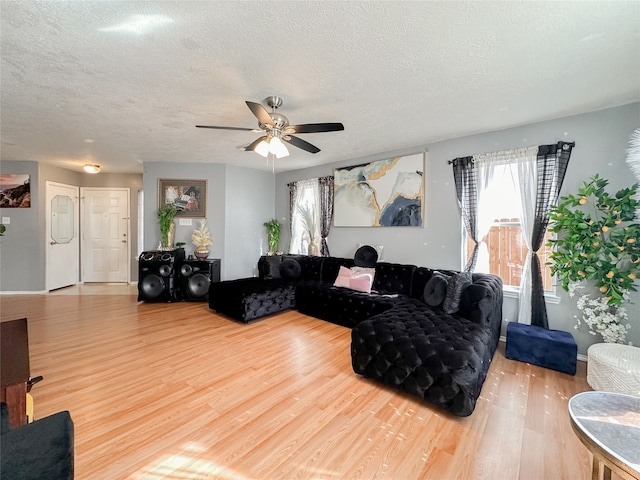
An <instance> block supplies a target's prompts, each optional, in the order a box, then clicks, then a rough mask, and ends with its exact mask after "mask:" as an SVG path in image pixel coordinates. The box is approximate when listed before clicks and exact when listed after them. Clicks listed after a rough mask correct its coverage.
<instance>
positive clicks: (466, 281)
mask: <svg viewBox="0 0 640 480" xmlns="http://www.w3.org/2000/svg"><path fill="white" fill-rule="evenodd" d="M471 283H473V282H472V280H471V272H461V273H457V274H455V275H454V276H452V277H450V278H449V280H448V281H447V294H446V296H445V298H444V303H443V304H442V309H443V310H444V313H456V312H457V311H458V310H459V309H460V301H461V300H462V292H463V291H464V289H465V288H467V287H468V286H469V285H470V284H471Z"/></svg>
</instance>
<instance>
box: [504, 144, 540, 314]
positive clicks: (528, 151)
mask: <svg viewBox="0 0 640 480" xmlns="http://www.w3.org/2000/svg"><path fill="white" fill-rule="evenodd" d="M515 152H516V155H515V164H513V165H512V169H511V175H512V178H513V183H514V186H515V188H516V191H517V192H518V194H519V196H520V228H521V229H522V237H523V239H524V242H525V245H526V247H527V255H526V258H525V261H524V266H523V267H522V276H521V277H520V294H519V302H518V323H526V324H528V325H530V324H531V292H532V288H533V283H532V281H531V238H532V237H533V226H534V223H535V214H536V195H537V181H538V179H537V175H538V174H537V155H538V147H537V146H536V147H528V148H521V149H518V150H516V151H515Z"/></svg>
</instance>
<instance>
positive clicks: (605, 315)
mask: <svg viewBox="0 0 640 480" xmlns="http://www.w3.org/2000/svg"><path fill="white" fill-rule="evenodd" d="M582 289H584V286H583V285H579V284H577V283H570V284H569V296H570V297H573V296H574V295H578V290H582ZM628 301H629V294H628V292H625V293H624V295H623V297H622V303H626V302H628ZM576 305H577V307H578V310H580V312H582V318H580V317H579V316H578V315H574V318H575V319H576V325H575V326H574V328H575V329H576V330H577V329H578V328H580V326H581V325H582V324H583V323H584V325H585V326H586V327H587V328H588V329H589V333H590V334H591V335H596V334H598V333H599V334H600V335H601V336H602V338H603V340H604V341H605V342H607V343H626V336H627V332H629V330H630V329H631V325H630V324H629V323H628V321H627V318H628V317H627V309H626V308H625V307H623V306H622V305H619V306H611V305H609V304H608V303H607V299H606V297H604V296H599V297H598V298H591V295H590V294H588V293H586V294H585V293H583V294H580V295H578V300H577V302H576ZM629 345H631V343H629Z"/></svg>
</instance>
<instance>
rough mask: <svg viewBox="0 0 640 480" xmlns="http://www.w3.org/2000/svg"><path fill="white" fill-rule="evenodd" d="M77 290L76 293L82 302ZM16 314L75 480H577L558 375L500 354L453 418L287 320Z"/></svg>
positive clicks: (326, 332) (39, 298) (146, 308)
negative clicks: (72, 453)
mask: <svg viewBox="0 0 640 480" xmlns="http://www.w3.org/2000/svg"><path fill="white" fill-rule="evenodd" d="M85 293H86V292H85ZM0 307H1V312H2V318H3V319H5V320H6V319H11V318H19V317H22V316H26V317H28V319H29V340H30V348H31V373H32V375H34V376H35V375H43V376H44V381H42V382H41V383H38V384H37V385H36V386H35V387H34V388H33V390H32V394H33V396H34V400H35V410H36V417H43V416H47V415H50V414H52V413H55V412H57V411H60V410H69V411H70V412H71V415H72V418H73V420H74V423H75V429H76V430H75V431H76V436H75V449H76V457H75V459H76V478H77V479H79V480H83V479H92V480H93V479H105V480H114V479H124V478H131V479H159V478H167V479H194V478H218V479H240V480H244V479H260V480H267V479H268V480H271V479H367V480H368V479H394V480H404V479H407V480H410V479H437V480H440V479H463V480H466V479H507V480H511V479H531V480H542V479H576V480H577V479H588V478H590V472H591V470H590V462H591V456H590V454H589V453H588V452H587V450H586V448H585V447H583V446H582V444H581V443H580V442H579V440H578V439H577V438H576V436H575V435H574V433H573V432H572V430H571V426H570V424H569V418H568V416H567V401H568V399H569V398H570V397H571V396H572V395H574V394H575V393H578V392H580V391H585V390H589V387H588V386H587V383H586V381H585V364H584V363H583V362H578V363H579V370H578V374H577V375H576V376H575V377H573V376H569V375H565V374H562V373H558V372H554V371H551V370H547V369H543V368H539V367H534V366H530V365H528V364H525V363H520V362H515V361H511V360H507V359H506V358H505V357H504V345H502V344H501V346H500V348H499V350H498V352H496V355H495V358H494V360H493V363H492V365H491V369H490V371H489V376H488V378H487V380H486V382H485V384H484V388H483V390H482V395H481V397H480V399H479V401H478V405H477V407H476V410H475V412H474V413H473V414H472V415H471V416H470V417H467V418H458V417H454V416H452V415H450V414H447V413H446V412H443V411H442V410H438V409H435V408H434V407H431V406H430V405H428V404H425V403H422V402H420V401H418V400H417V399H414V398H412V397H408V396H405V395H403V394H400V393H397V392H395V391H392V390H390V389H388V388H386V387H384V386H382V385H379V384H375V383H372V382H370V381H368V380H365V379H363V378H362V377H359V376H357V375H355V374H354V373H353V371H352V369H351V364H350V356H349V345H350V330H349V329H347V328H344V327H341V326H338V325H333V324H331V323H328V322H324V321H321V320H318V319H315V318H311V317H307V316H304V315H301V314H298V313H297V312H294V311H291V312H286V313H283V314H280V315H276V316H272V317H269V318H265V319H262V320H258V321H255V322H254V323H252V324H250V325H243V324H240V323H236V322H234V321H231V320H229V319H228V318H224V317H221V316H218V315H216V314H214V313H213V312H211V311H210V310H209V309H208V307H207V305H206V304H205V303H175V304H146V303H140V304H138V303H137V302H136V297H135V296H134V295H131V294H128V295H90V294H83V295H70V294H64V295H34V296H0Z"/></svg>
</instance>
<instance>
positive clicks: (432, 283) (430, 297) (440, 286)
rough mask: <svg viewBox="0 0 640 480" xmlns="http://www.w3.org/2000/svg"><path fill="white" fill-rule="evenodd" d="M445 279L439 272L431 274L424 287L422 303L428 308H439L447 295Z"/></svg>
mask: <svg viewBox="0 0 640 480" xmlns="http://www.w3.org/2000/svg"><path fill="white" fill-rule="evenodd" d="M447 283H448V282H447V277H445V276H444V275H442V274H441V273H440V272H433V275H432V276H431V278H430V279H429V281H428V282H427V284H426V285H425V287H424V297H423V300H424V303H426V304H427V305H429V306H430V307H439V306H440V305H442V302H444V298H445V297H446V295H447Z"/></svg>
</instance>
